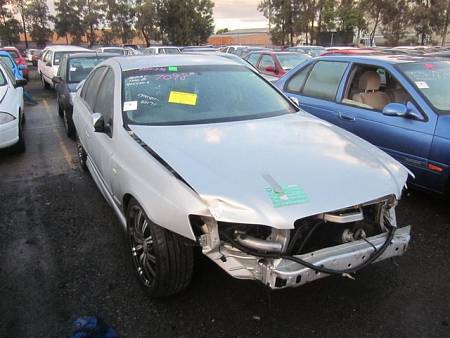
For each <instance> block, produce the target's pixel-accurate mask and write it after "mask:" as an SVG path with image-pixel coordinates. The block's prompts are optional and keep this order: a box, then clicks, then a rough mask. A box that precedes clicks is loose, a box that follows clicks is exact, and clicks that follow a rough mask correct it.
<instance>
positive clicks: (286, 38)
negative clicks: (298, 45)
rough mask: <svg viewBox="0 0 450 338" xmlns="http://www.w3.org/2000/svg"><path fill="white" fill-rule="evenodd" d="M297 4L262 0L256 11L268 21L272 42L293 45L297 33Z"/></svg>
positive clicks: (292, 1)
mask: <svg viewBox="0 0 450 338" xmlns="http://www.w3.org/2000/svg"><path fill="white" fill-rule="evenodd" d="M299 4H300V3H299V2H298V1H294V0H262V1H261V2H260V3H259V5H258V10H259V11H260V12H262V13H263V15H264V16H265V17H266V18H268V19H269V26H270V34H271V36H272V41H273V42H275V43H277V44H281V45H285V44H286V43H290V44H291V45H292V44H293V41H294V36H295V35H296V34H297V33H298V31H299V29H298V22H299V21H297V19H298V16H301V15H299V8H300V6H299Z"/></svg>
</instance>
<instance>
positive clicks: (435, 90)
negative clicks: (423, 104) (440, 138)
mask: <svg viewBox="0 0 450 338" xmlns="http://www.w3.org/2000/svg"><path fill="white" fill-rule="evenodd" d="M397 68H398V69H400V71H401V72H403V74H404V75H405V76H406V77H407V78H408V79H409V80H410V81H411V82H412V83H413V84H414V85H415V87H416V88H417V90H418V91H419V92H420V93H421V94H422V95H423V96H424V97H425V98H426V99H427V100H428V101H429V102H430V103H431V105H432V106H433V107H434V108H435V109H436V110H438V111H442V112H445V113H449V112H450V100H449V93H450V61H433V62H417V63H416V62H415V63H403V64H399V65H397Z"/></svg>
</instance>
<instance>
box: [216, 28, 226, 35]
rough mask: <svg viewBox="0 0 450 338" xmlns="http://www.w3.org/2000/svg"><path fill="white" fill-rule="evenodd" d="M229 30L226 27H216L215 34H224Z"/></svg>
mask: <svg viewBox="0 0 450 338" xmlns="http://www.w3.org/2000/svg"><path fill="white" fill-rule="evenodd" d="M228 32H229V30H228V28H222V29H218V30H217V32H216V34H224V33H228Z"/></svg>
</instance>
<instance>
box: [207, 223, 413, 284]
mask: <svg viewBox="0 0 450 338" xmlns="http://www.w3.org/2000/svg"><path fill="white" fill-rule="evenodd" d="M410 232H411V227H410V226H407V227H403V228H398V229H396V231H395V234H394V237H393V239H392V241H391V243H390V244H389V246H388V247H387V248H386V250H385V251H384V252H383V254H382V255H381V256H380V257H378V259H376V260H375V262H378V261H382V260H384V259H386V258H390V257H395V256H400V255H402V254H403V253H404V252H405V251H406V250H407V248H408V244H409V241H410V238H411V236H410ZM386 236H387V234H386V233H383V234H379V235H376V236H372V237H369V238H367V240H368V241H369V242H370V243H371V244H372V245H373V246H375V247H376V248H377V249H379V248H380V247H381V246H382V245H383V244H384V242H385V241H386ZM372 245H370V244H368V243H367V242H365V241H362V240H359V241H354V242H350V243H345V244H341V245H337V246H333V247H328V248H324V249H321V250H317V251H313V252H310V253H307V254H304V255H298V256H295V257H297V258H300V259H303V260H305V261H308V262H309V263H312V264H314V265H317V266H324V267H327V268H330V269H334V270H344V269H348V268H351V267H356V266H358V265H361V264H362V263H363V262H364V261H366V260H368V259H369V258H370V255H371V254H372V253H373V252H374V247H373V246H372ZM204 254H206V255H207V256H208V257H209V258H211V259H212V260H213V261H214V262H216V263H217V264H218V265H219V266H220V267H222V269H224V270H225V271H226V272H228V273H229V274H230V275H231V276H233V277H235V278H239V279H253V280H259V281H261V282H262V283H263V284H265V285H266V286H268V287H270V288H272V289H281V288H287V287H297V286H300V285H303V284H306V283H309V282H312V281H314V280H316V279H320V278H323V277H326V276H329V274H326V273H322V272H316V271H315V270H312V269H310V268H307V267H305V266H303V265H301V264H299V263H296V262H293V261H291V260H287V259H263V258H260V257H255V256H252V255H247V254H245V253H243V252H241V251H239V250H238V249H236V248H234V247H232V246H231V245H229V244H225V245H221V246H220V250H204Z"/></svg>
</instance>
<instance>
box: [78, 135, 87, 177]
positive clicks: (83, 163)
mask: <svg viewBox="0 0 450 338" xmlns="http://www.w3.org/2000/svg"><path fill="white" fill-rule="evenodd" d="M76 142H77V155H78V163H79V164H80V167H81V169H83V170H84V171H87V170H88V167H87V153H86V151H85V150H84V148H83V145H82V144H81V141H80V138H79V137H78V135H77V136H76Z"/></svg>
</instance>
